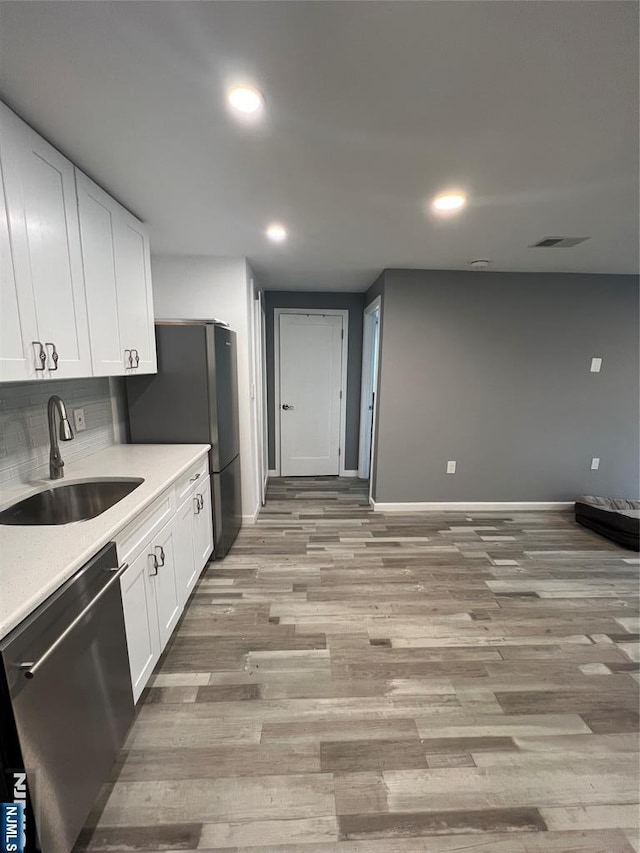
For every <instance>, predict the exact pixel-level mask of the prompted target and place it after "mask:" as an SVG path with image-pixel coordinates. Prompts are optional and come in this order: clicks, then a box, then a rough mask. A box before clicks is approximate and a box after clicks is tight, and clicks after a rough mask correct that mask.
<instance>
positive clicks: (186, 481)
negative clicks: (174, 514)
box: [176, 454, 209, 506]
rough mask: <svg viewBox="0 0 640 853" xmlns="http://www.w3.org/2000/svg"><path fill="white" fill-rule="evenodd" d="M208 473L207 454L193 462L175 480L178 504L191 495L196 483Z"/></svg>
mask: <svg viewBox="0 0 640 853" xmlns="http://www.w3.org/2000/svg"><path fill="white" fill-rule="evenodd" d="M208 475H209V454H206V455H205V456H203V457H202V459H199V460H198V461H197V462H195V463H194V464H193V465H192V466H191V468H189V470H188V471H186V472H185V473H184V474H183V475H182V477H180V479H179V480H178V481H177V482H176V501H177V505H178V506H180V505H181V504H182V502H183V501H184V500H185V498H188V497H189V495H191V494H192V493H193V491H194V489H195V488H196V486H197V485H198V483H199V482H200V481H201V480H203V479H204V478H205V477H207V476H208Z"/></svg>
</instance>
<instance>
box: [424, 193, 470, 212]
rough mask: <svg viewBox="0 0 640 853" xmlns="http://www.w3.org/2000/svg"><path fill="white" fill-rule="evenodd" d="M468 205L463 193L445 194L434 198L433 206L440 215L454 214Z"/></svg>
mask: <svg viewBox="0 0 640 853" xmlns="http://www.w3.org/2000/svg"><path fill="white" fill-rule="evenodd" d="M466 203H467V198H466V196H464V195H463V194H462V193H443V194H442V195H439V196H436V197H435V198H434V200H433V202H432V204H431V206H432V207H433V209H434V210H437V211H439V212H440V213H453V212H454V211H456V210H462V208H463V207H464V206H465V204H466Z"/></svg>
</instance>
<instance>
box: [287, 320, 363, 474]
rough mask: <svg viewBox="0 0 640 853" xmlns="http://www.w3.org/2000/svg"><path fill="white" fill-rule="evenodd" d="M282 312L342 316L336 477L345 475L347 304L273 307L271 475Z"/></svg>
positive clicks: (347, 351) (347, 350) (347, 348)
mask: <svg viewBox="0 0 640 853" xmlns="http://www.w3.org/2000/svg"><path fill="white" fill-rule="evenodd" d="M282 314H306V315H307V316H314V315H315V316H320V317H325V316H340V317H342V354H341V361H342V364H341V370H340V385H341V389H340V390H341V392H342V394H341V397H340V456H339V462H340V467H339V471H338V476H339V477H346V476H348V475H347V473H346V468H345V452H346V449H345V445H346V441H347V358H348V354H349V309H347V308H340V309H338V308H274V309H273V405H274V411H273V414H274V417H273V420H274V436H275V451H276V458H275V463H276V464H275V471H274V472H273V473H274V476H276V477H279V476H280V470H281V468H280V460H281V454H280V412H281V411H282V410H281V408H280V317H281V316H282Z"/></svg>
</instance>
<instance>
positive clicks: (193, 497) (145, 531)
mask: <svg viewBox="0 0 640 853" xmlns="http://www.w3.org/2000/svg"><path fill="white" fill-rule="evenodd" d="M203 464H206V463H203ZM196 482H197V483H198V488H197V489H196ZM174 490H175V487H172V488H171V489H169V490H168V492H166V493H164V494H163V495H162V496H161V497H160V498H158V499H157V501H156V503H155V504H154V505H153V506H152V508H151V509H150V510H147V511H146V512H145V513H144V515H143V520H142V522H140V523H139V522H137V521H136V520H134V521H133V522H132V523H131V524H130V525H129V527H128V528H127V530H126V531H124V533H123V534H122V537H116V538H120V541H119V542H118V548H119V551H121V557H122V559H124V560H129V561H130V565H129V568H128V569H127V570H126V571H125V572H124V574H123V575H122V581H121V588H122V603H123V608H124V621H125V627H126V631H127V645H128V648H129V665H130V669H131V685H132V690H133V698H134V701H136V702H137V701H138V699H139V698H140V694H141V693H142V691H143V689H144V687H145V685H146V683H147V681H148V680H149V677H150V675H151V673H152V672H153V668H154V666H155V665H156V663H157V662H158V660H159V658H160V655H161V654H162V652H163V650H164V648H165V646H166V645H167V643H168V641H169V639H170V637H171V634H172V633H173V630H174V628H175V626H176V624H177V622H178V620H179V618H180V616H181V614H182V610H183V608H184V605H185V603H186V601H187V599H188V598H189V595H190V593H191V591H192V590H193V587H194V586H195V584H196V581H197V580H198V578H199V577H200V573H201V572H202V569H203V568H204V566H205V565H206V563H207V560H208V559H209V557H210V556H211V552H212V550H213V522H212V516H211V490H210V480H209V477H206V478H205V479H204V480H202V481H201V482H199V481H197V480H195V481H194V485H193V486H192V487H191V488H190V490H189V491H188V492H187V497H186V498H185V495H184V492H182V493H181V496H182V497H183V498H184V500H183V502H182V503H181V504H180V506H179V507H178V510H177V512H175V509H174V508H175V495H174ZM169 512H170V517H169V518H168V520H167V514H168V513H169ZM163 522H164V524H163ZM162 524H163V526H161V525H162ZM158 528H161V529H158Z"/></svg>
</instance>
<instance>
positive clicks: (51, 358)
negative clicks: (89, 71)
mask: <svg viewBox="0 0 640 853" xmlns="http://www.w3.org/2000/svg"><path fill="white" fill-rule="evenodd" d="M0 125H1V134H2V172H3V179H4V192H5V204H6V214H7V216H8V220H9V236H10V248H11V254H12V259H13V272H14V284H13V290H14V293H15V300H13V299H12V298H11V289H12V285H11V279H10V278H9V281H8V282H7V283H6V284H5V279H4V276H3V279H2V291H3V304H4V302H5V290H6V291H7V296H6V301H8V302H9V304H10V305H11V303H14V304H15V305H17V306H18V310H19V313H20V314H21V315H22V319H24V320H25V322H26V321H27V315H28V313H29V309H28V307H27V309H26V311H25V312H22V311H20V308H21V306H28V305H30V306H31V307H32V310H33V311H34V312H35V319H36V327H37V331H36V330H35V329H34V330H33V331H32V332H31V334H32V335H33V338H32V341H27V340H26V339H25V338H23V348H24V347H25V346H27V347H28V346H31V348H32V355H33V358H34V362H33V369H32V370H30V371H29V376H27V377H26V378H38V377H56V378H60V379H63V378H67V377H74V376H90V375H91V355H90V351H89V329H88V321H87V309H86V303H85V296H84V279H83V272H82V256H81V251H80V229H79V226H78V211H77V204H76V189H75V179H74V174H73V165H72V164H71V163H70V162H69V161H68V160H67V159H66V158H65V157H63V156H62V155H61V154H60V153H59V152H58V151H56V149H55V148H53V147H52V146H51V145H49V143H48V142H46V141H45V140H44V139H42V137H41V136H39V135H38V134H37V133H35V132H34V131H33V130H31V128H30V127H29V126H28V125H26V124H25V123H24V122H22V121H21V120H20V119H18V118H17V116H15V115H14V114H13V113H12V112H11V111H10V110H8V109H7V108H6V107H4V106H2V111H1V112H0ZM24 331H25V332H26V331H27V328H25V329H24ZM34 332H35V334H34ZM43 354H44V356H45V357H44V358H41V356H42V355H43ZM5 378H9V377H5ZM16 378H25V377H23V376H18V377H16Z"/></svg>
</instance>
